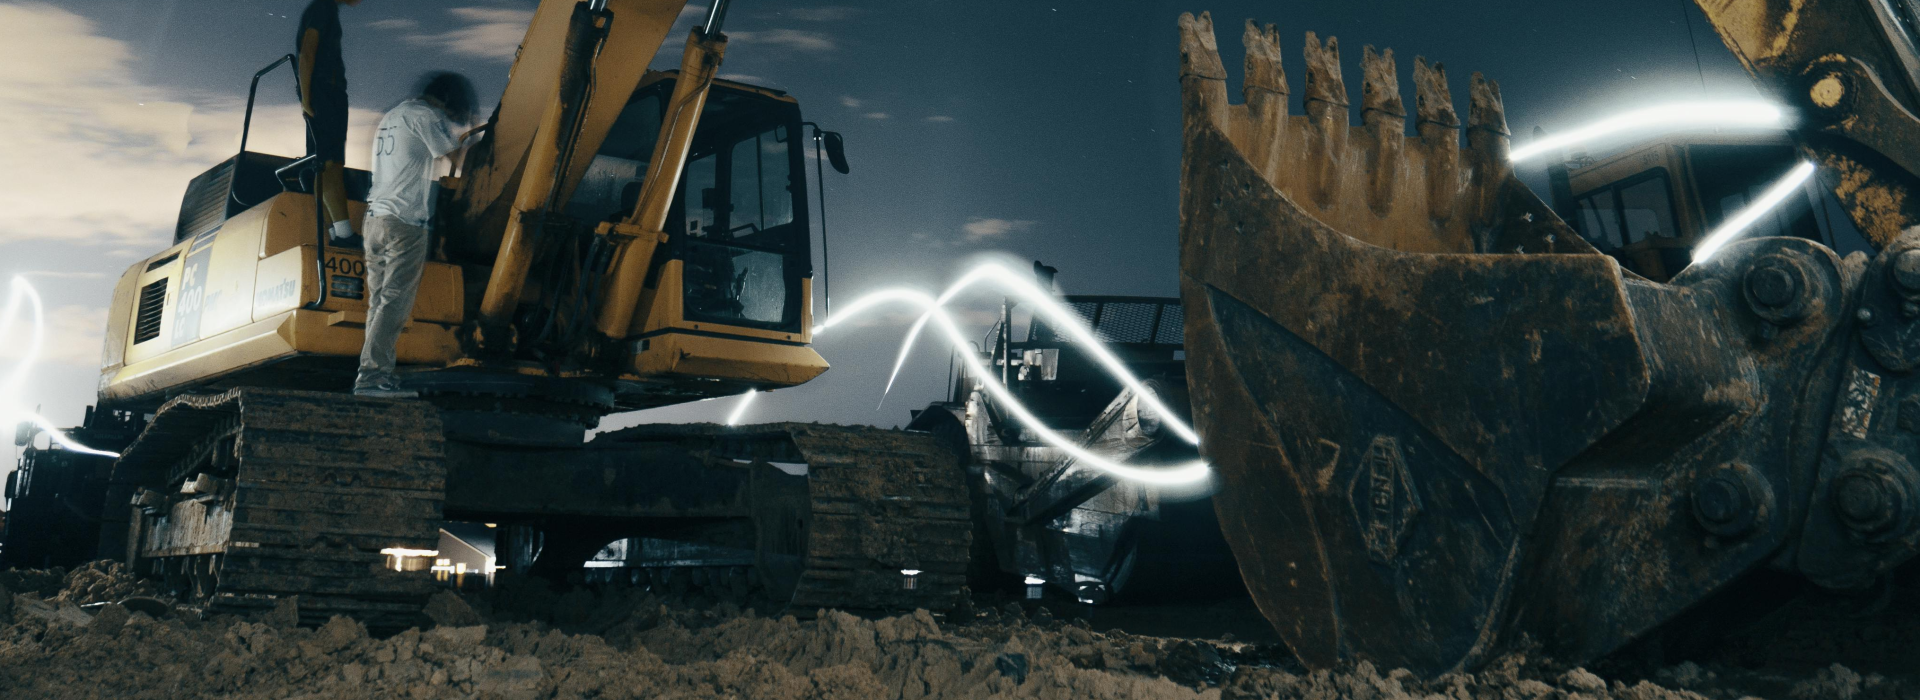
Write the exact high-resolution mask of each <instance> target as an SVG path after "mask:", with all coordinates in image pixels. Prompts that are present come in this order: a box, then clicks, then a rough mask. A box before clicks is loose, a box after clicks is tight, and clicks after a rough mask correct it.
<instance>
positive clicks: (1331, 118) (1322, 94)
mask: <svg viewBox="0 0 1920 700" xmlns="http://www.w3.org/2000/svg"><path fill="white" fill-rule="evenodd" d="M1305 50H1306V64H1307V85H1306V92H1305V93H1304V95H1303V97H1304V98H1305V102H1306V108H1307V129H1306V131H1307V133H1306V141H1307V143H1306V151H1307V152H1306V163H1305V165H1306V173H1307V177H1308V180H1309V185H1310V186H1309V189H1308V192H1309V194H1310V196H1311V198H1312V200H1313V203H1314V205H1315V206H1318V207H1320V208H1321V209H1326V208H1328V207H1331V206H1333V203H1334V202H1333V200H1334V196H1333V195H1334V190H1335V187H1336V185H1337V184H1338V181H1339V166H1340V160H1341V156H1342V155H1344V152H1345V151H1346V145H1347V124H1348V117H1347V84H1346V82H1345V81H1344V80H1342V79H1341V77H1340V40H1339V39H1337V38H1334V37H1327V42H1326V44H1324V45H1323V44H1321V43H1320V37H1319V36H1318V35H1315V34H1314V33H1313V32H1307V42H1306V46H1305Z"/></svg>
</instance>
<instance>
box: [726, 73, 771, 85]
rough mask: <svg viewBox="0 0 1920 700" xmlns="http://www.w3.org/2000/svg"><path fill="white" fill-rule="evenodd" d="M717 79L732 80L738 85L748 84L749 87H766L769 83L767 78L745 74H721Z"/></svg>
mask: <svg viewBox="0 0 1920 700" xmlns="http://www.w3.org/2000/svg"><path fill="white" fill-rule="evenodd" d="M715 77H718V78H719V79H721V80H731V81H733V82H736V83H747V84H749V85H766V84H767V83H768V82H769V81H768V80H767V79H766V78H762V77H760V76H757V75H746V74H744V73H721V74H720V75H718V76H715Z"/></svg>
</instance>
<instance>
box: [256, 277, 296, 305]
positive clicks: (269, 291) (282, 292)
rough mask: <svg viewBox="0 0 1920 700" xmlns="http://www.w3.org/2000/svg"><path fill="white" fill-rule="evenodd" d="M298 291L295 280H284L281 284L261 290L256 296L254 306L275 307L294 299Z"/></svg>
mask: <svg viewBox="0 0 1920 700" xmlns="http://www.w3.org/2000/svg"><path fill="white" fill-rule="evenodd" d="M297 290H298V287H297V286H296V285H294V283H293V280H291V279H289V280H283V281H281V282H280V283H279V284H276V285H273V286H271V287H267V288H265V289H262V290H260V292H259V293H257V294H254V295H253V305H254V306H273V305H275V304H276V303H278V302H281V301H284V300H286V299H290V298H292V297H293V293H294V292H295V291H297Z"/></svg>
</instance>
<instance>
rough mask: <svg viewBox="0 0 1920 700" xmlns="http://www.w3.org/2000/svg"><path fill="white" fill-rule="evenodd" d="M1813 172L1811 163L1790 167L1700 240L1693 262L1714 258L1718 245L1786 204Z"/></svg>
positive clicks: (1694, 252) (1729, 240)
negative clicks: (1790, 168)
mask: <svg viewBox="0 0 1920 700" xmlns="http://www.w3.org/2000/svg"><path fill="white" fill-rule="evenodd" d="M1813 169H1814V168H1813V163H1812V162H1810V161H1804V160H1803V161H1800V164H1799V165H1796V166H1793V169H1792V170H1789V171H1787V174H1786V175H1785V176H1783V177H1781V178H1780V179H1779V180H1777V181H1775V182H1774V183H1773V186H1772V187H1768V188H1767V191H1766V192H1765V193H1763V194H1761V195H1760V198H1759V199H1755V200H1753V202H1752V203H1750V204H1748V205H1747V206H1746V208H1744V209H1741V210H1740V213H1738V214H1734V215H1733V218H1730V219H1727V220H1726V222H1725V223H1722V224H1720V227H1719V228H1716V229H1714V230H1713V233H1709V234H1707V237H1706V238H1704V239H1702V240H1701V241H1700V245H1697V246H1694V248H1693V261H1694V262H1702V261H1705V260H1706V259H1707V258H1710V257H1713V254H1714V253H1717V252H1719V251H1720V248H1721V246H1724V245H1726V244H1727V243H1728V242H1731V241H1732V240H1733V237H1734V236H1737V235H1739V234H1740V232H1741V231H1745V230H1747V228H1748V227H1750V226H1752V225H1753V223H1754V222H1756V221H1759V220H1760V217H1762V216H1765V215H1766V214H1767V213H1768V212H1771V211H1773V210H1774V208H1775V207H1778V206H1780V203H1781V202H1785V201H1787V197H1788V196H1791V195H1792V194H1793V193H1794V192H1795V191H1796V190H1798V189H1800V185H1801V184H1802V183H1804V182H1806V181H1807V178H1808V177H1810V176H1812V175H1813Z"/></svg>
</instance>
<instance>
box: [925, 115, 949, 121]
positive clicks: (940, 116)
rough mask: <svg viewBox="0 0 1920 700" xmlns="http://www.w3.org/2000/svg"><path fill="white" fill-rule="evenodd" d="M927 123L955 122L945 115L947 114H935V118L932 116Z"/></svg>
mask: <svg viewBox="0 0 1920 700" xmlns="http://www.w3.org/2000/svg"><path fill="white" fill-rule="evenodd" d="M927 121H930V122H950V121H953V117H949V116H947V115H945V114H935V115H933V116H931V117H927Z"/></svg>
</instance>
